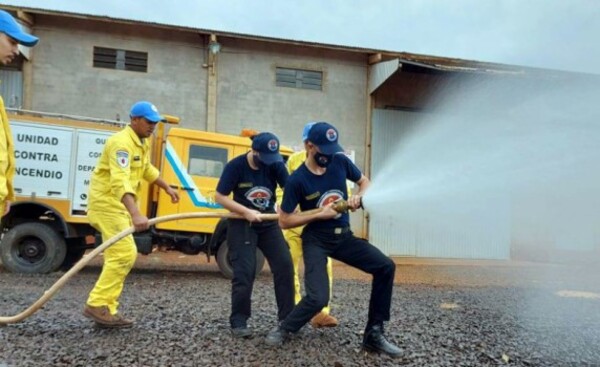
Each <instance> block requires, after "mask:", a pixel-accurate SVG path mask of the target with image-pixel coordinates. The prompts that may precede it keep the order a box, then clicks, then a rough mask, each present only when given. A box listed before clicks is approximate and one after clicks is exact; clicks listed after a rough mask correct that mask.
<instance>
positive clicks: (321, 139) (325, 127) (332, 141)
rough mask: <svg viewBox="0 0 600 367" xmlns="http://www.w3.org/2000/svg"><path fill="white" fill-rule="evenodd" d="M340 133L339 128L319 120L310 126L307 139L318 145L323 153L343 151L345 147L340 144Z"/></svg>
mask: <svg viewBox="0 0 600 367" xmlns="http://www.w3.org/2000/svg"><path fill="white" fill-rule="evenodd" d="M338 137H339V133H338V131H337V129H336V128H335V127H334V126H333V125H331V124H329V123H327V122H317V123H315V124H314V125H312V126H311V127H310V130H309V131H308V137H307V140H308V141H310V142H311V143H313V144H314V145H316V146H317V147H318V148H319V150H320V151H321V153H323V154H335V153H339V152H343V151H344V148H342V147H341V145H339V144H338Z"/></svg>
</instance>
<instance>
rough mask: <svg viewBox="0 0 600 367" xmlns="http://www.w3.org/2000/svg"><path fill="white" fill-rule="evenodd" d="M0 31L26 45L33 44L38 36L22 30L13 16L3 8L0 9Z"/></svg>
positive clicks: (36, 41) (37, 39) (31, 45)
mask: <svg viewBox="0 0 600 367" xmlns="http://www.w3.org/2000/svg"><path fill="white" fill-rule="evenodd" d="M0 32H2V33H5V34H6V35H7V36H9V37H10V38H12V39H14V40H15V41H17V42H18V43H20V44H22V45H23V46H27V47H33V46H35V44H36V43H38V41H39V38H37V37H35V36H32V35H30V34H27V33H25V32H23V28H21V26H20V25H19V23H17V21H16V20H15V18H14V17H13V16H12V15H10V13H8V12H6V11H4V10H0Z"/></svg>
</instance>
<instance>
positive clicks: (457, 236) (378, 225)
mask: <svg viewBox="0 0 600 367" xmlns="http://www.w3.org/2000/svg"><path fill="white" fill-rule="evenodd" d="M421 117H422V113H420V112H410V111H398V110H382V109H375V110H374V111H373V120H372V121H373V126H372V136H371V146H372V154H371V168H372V178H373V179H374V180H377V179H378V178H377V175H378V173H380V172H381V171H382V169H383V168H384V166H385V165H386V163H387V161H388V160H389V159H393V155H394V151H395V150H396V147H397V145H398V143H401V142H402V139H406V137H407V134H408V133H409V132H410V130H411V129H413V128H415V126H416V124H418V121H419V119H420V118H421ZM506 209H507V210H508V208H506ZM427 215H428V214H427V209H426V208H424V209H423V210H422V211H421V212H420V213H406V212H403V211H402V208H398V213H397V214H395V215H394V216H393V217H390V216H386V215H382V214H378V213H377V212H376V211H375V212H372V213H370V222H369V236H370V238H369V240H370V241H371V242H372V243H373V244H374V245H375V246H377V247H379V248H380V249H381V250H382V251H383V252H384V253H385V254H387V255H392V256H411V257H429V258H462V259H508V258H509V257H510V228H509V226H504V227H503V226H497V227H494V228H489V230H488V229H482V228H477V229H470V228H435V227H432V226H430V225H428V221H427ZM415 218H419V219H417V220H415Z"/></svg>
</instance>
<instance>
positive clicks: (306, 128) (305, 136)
mask: <svg viewBox="0 0 600 367" xmlns="http://www.w3.org/2000/svg"><path fill="white" fill-rule="evenodd" d="M314 124H316V122H314V121H313V122H309V123H308V124H306V125H304V129H303V130H302V141H303V142H305V141H306V140H308V132H309V131H310V128H311V127H312V126H313V125H314Z"/></svg>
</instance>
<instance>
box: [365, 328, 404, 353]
mask: <svg viewBox="0 0 600 367" xmlns="http://www.w3.org/2000/svg"><path fill="white" fill-rule="evenodd" d="M362 347H363V348H364V349H365V350H368V351H369V352H382V353H385V354H387V355H389V356H391V357H399V356H401V355H402V353H403V352H404V351H403V350H402V349H400V348H398V347H397V346H395V345H394V344H392V343H390V342H389V341H388V340H387V339H386V337H385V335H383V326H382V325H373V326H371V327H370V328H368V329H367V330H365V336H364V337H363V342H362Z"/></svg>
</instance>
